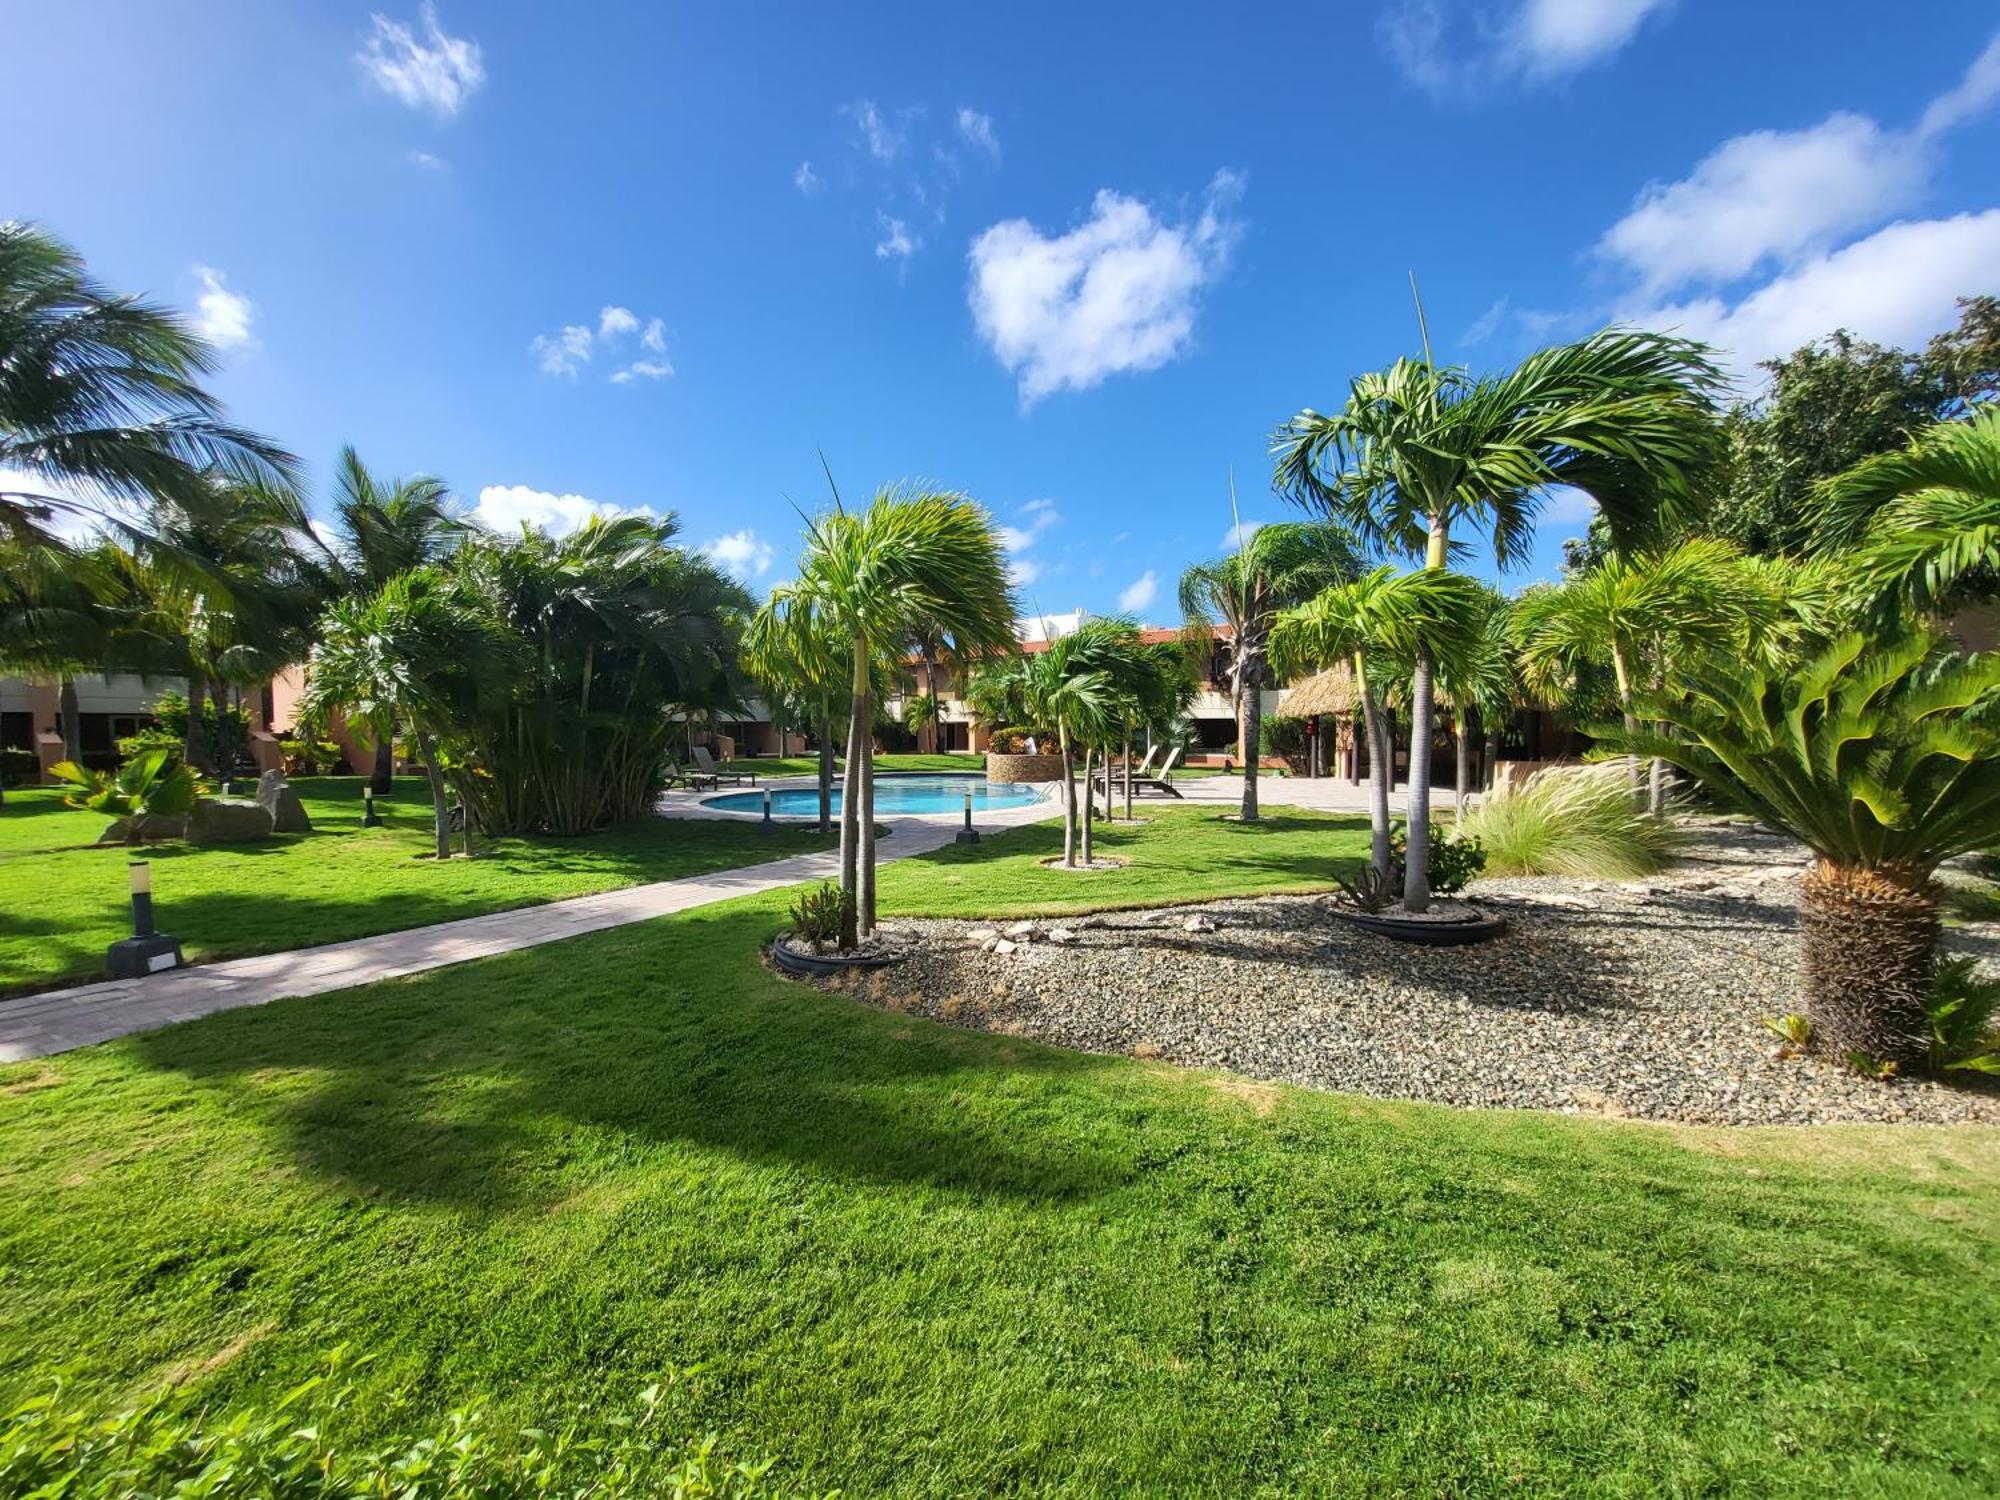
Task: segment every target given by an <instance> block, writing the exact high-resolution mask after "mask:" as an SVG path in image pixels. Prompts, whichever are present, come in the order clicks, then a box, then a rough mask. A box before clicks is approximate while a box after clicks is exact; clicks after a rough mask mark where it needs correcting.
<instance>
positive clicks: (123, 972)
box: [104, 859, 184, 979]
mask: <svg viewBox="0 0 2000 1500" xmlns="http://www.w3.org/2000/svg"><path fill="white" fill-rule="evenodd" d="M130 871H131V877H132V935H131V936H130V937H128V938H124V939H122V940H120V941H119V942H116V943H113V944H112V945H111V949H110V952H109V953H107V954H106V955H105V959H104V964H105V967H106V968H108V969H109V970H110V971H111V977H112V978H113V979H138V978H140V977H142V976H144V975H147V974H157V973H159V972H160V971H161V970H162V969H178V968H179V967H180V966H181V964H182V963H183V962H184V960H183V959H182V958H181V945H180V940H179V939H178V938H173V937H169V936H168V935H167V934H166V933H164V932H155V931H154V930H153V866H152V862H151V861H150V860H144V859H135V860H133V861H132V863H131V866H130Z"/></svg>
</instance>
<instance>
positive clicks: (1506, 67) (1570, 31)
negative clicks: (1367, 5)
mask: <svg viewBox="0 0 2000 1500" xmlns="http://www.w3.org/2000/svg"><path fill="white" fill-rule="evenodd" d="M1669 3H1670V0H1518V3H1516V4H1515V5H1514V6H1513V8H1512V9H1511V10H1508V9H1497V8H1495V7H1494V6H1493V5H1491V4H1490V3H1486V0H1479V3H1474V0H1394V3H1393V4H1392V5H1391V6H1390V7H1389V9H1388V10H1387V11H1385V12H1384V13H1383V15H1382V18H1381V20H1380V21H1379V22H1378V23H1377V26H1376V33H1377V36H1378V37H1379V38H1380V40H1381V43H1382V45H1383V46H1384V47H1385V48H1386V49H1387V50H1388V53H1389V55H1390V57H1392V58H1393V59H1394V60H1395V61H1396V63H1397V64H1398V65H1399V66H1400V67H1401V68H1402V70H1403V72H1404V73H1405V74H1407V75H1408V76H1409V78H1410V80H1411V81H1412V82H1414V83H1416V84H1417V85H1419V86H1420V87H1422V88H1424V89H1426V90H1428V91H1429V92H1431V93H1433V94H1437V95H1440V96H1449V97H1451V98H1454V99H1458V100H1464V99H1468V98H1477V97H1479V96H1480V95H1483V94H1486V93H1489V92H1491V91H1492V89H1493V88H1494V86H1495V85H1496V83H1500V82H1504V81H1507V80H1510V79H1521V80H1526V81H1529V82H1545V81H1549V80H1552V79H1557V78H1562V77H1566V76H1568V75H1570V74H1572V73H1577V72H1581V71H1582V70H1583V69H1585V68H1588V67H1591V66H1593V65H1595V64H1597V63H1600V62H1603V61H1605V60H1606V59H1607V58H1609V57H1611V56H1613V55H1614V54H1615V53H1617V52H1619V51H1621V50H1622V49H1623V48H1624V47H1625V46H1626V45H1627V44H1629V43H1630V42H1631V40H1632V39H1633V37H1634V36H1636V35H1637V34H1638V31H1639V28H1640V26H1641V25H1642V24H1643V23H1644V22H1645V20H1646V18H1647V17H1648V16H1650V15H1655V14H1658V13H1659V12H1661V11H1664V10H1665V9H1667V7H1668V4H1669Z"/></svg>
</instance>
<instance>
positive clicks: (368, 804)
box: [361, 786, 382, 828]
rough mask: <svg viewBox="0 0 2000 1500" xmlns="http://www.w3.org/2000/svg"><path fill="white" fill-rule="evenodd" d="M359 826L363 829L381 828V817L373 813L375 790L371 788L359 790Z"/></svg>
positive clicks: (366, 787)
mask: <svg viewBox="0 0 2000 1500" xmlns="http://www.w3.org/2000/svg"><path fill="white" fill-rule="evenodd" d="M361 826H362V827H363V828H380V827H381V826H382V815H381V814H380V813H378V812H377V811H375V788H374V787H372V786H365V787H363V788H362V789H361Z"/></svg>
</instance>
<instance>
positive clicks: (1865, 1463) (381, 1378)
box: [0, 811, 2000, 1496]
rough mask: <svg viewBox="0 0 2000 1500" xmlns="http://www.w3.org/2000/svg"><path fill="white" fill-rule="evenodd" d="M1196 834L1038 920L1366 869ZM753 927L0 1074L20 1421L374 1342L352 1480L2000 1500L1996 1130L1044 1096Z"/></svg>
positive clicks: (933, 904)
mask: <svg viewBox="0 0 2000 1500" xmlns="http://www.w3.org/2000/svg"><path fill="white" fill-rule="evenodd" d="M1201 817H1202V815H1200V814H1196V813H1192V812H1188V811H1182V812H1178V813H1173V814H1170V815H1168V816H1167V817H1164V818H1159V819H1157V820H1156V821H1155V822H1154V823H1153V824H1151V825H1149V826H1148V827H1146V828H1143V829H1138V830H1131V831H1129V832H1127V833H1124V834H1120V835H1115V836H1114V837H1113V838H1111V839H1107V846H1109V845H1111V844H1113V843H1116V844H1118V845H1119V846H1120V847H1119V851H1118V852H1120V853H1124V854H1127V855H1129V856H1130V857H1131V858H1132V859H1133V860H1134V866H1133V870H1132V871H1131V872H1127V873H1125V874H1122V875H1119V876H1115V877H1083V876H1074V875H1072V876H1052V877H1050V878H1051V879H1052V880H1066V881H1069V882H1072V883H1073V884H1081V883H1083V882H1086V881H1088V882H1089V883H1090V885H1091V887H1092V889H1093V890H1096V891H1099V892H1101V893H1102V894H1103V896H1104V897H1106V898H1109V899H1123V896H1124V895H1127V894H1133V895H1137V894H1146V893H1147V892H1145V891H1143V890H1141V889H1140V886H1141V885H1142V884H1143V883H1145V882H1151V883H1152V886H1151V889H1152V891H1153V892H1154V893H1157V892H1160V891H1163V890H1165V889H1166V888H1167V887H1170V886H1171V885H1172V882H1173V881H1174V880H1175V879H1176V878H1178V877H1177V875H1176V871H1175V869H1174V865H1175V863H1176V860H1177V856H1178V854H1179V853H1180V851H1190V854H1189V863H1190V866H1191V868H1190V869H1189V870H1188V872H1187V874H1186V879H1187V881H1188V885H1187V886H1186V887H1185V889H1187V890H1189V892H1190V893H1193V891H1194V889H1195V887H1196V886H1200V887H1201V888H1203V889H1205V890H1206V891H1208V892H1211V893H1212V892H1215V891H1219V890H1222V889H1232V888H1235V889H1245V888H1253V887H1256V886H1258V885H1261V884H1265V883H1269V882H1271V880H1272V877H1273V876H1277V875H1281V874H1282V871H1280V870H1278V869H1275V868H1273V867H1272V866H1271V865H1270V864H1268V863H1267V862H1269V861H1271V860H1272V859H1273V853H1274V851H1281V850H1284V849H1288V848H1289V849H1294V850H1298V849H1303V848H1304V847H1305V845H1306V844H1308V843H1311V844H1313V845H1315V846H1317V845H1320V844H1324V845H1326V846H1327V847H1328V849H1329V851H1332V850H1335V849H1337V848H1338V847H1339V846H1341V845H1343V844H1349V843H1351V842H1352V841H1353V839H1354V838H1355V834H1354V831H1353V830H1352V829H1351V828H1342V827H1340V826H1337V825H1336V826H1328V825H1327V824H1326V823H1323V822H1318V821H1314V820H1301V826H1299V827H1275V828H1270V829H1240V828H1235V827H1233V826H1232V825H1227V824H1221V823H1214V824H1212V825H1211V826H1207V827H1204V826H1201V822H1200V820H1201ZM1046 837H1047V836H1046V833H1045V832H1044V831H1040V830H1036V831H1031V832H1028V833H1017V834H1013V835H1009V836H1008V837H1007V838H1006V839H1003V840H998V841H995V842H992V843H990V844H987V845H982V846H981V847H980V849H979V850H977V851H974V852H973V854H972V855H970V856H968V855H967V854H965V853H964V852H962V851H959V850H955V849H954V850H952V851H950V852H948V853H945V854H942V855H940V856H937V857H935V858H926V859H924V860H922V861H912V862H910V863H907V864H902V865H899V866H896V867H893V868H891V869H889V870H885V872H884V876H883V896H884V904H885V907H886V908H887V909H888V910H890V911H891V912H894V911H897V910H910V909H912V908H913V907H914V906H916V905H919V904H921V905H923V906H925V907H926V908H928V909H934V910H943V909H958V910H982V911H984V910H991V909H994V908H997V907H1003V906H1006V905H1008V904H1009V903H1010V902H1016V901H1018V902H1021V903H1023V904H1024V905H1033V906H1045V905H1049V904H1053V903H1054V902H1056V901H1057V900H1059V899H1070V900H1076V899H1082V898H1080V897H1071V898H1060V897H1058V896H1055V895H1053V894H1052V888H1043V886H1042V885H1041V883H1040V882H1038V881H1037V882H1035V883H1034V884H1032V885H1028V886H1024V885H1023V883H1022V882H1023V880H1024V879H1029V880H1033V879H1034V878H1033V877H1029V876H1027V874H1026V872H1025V870H1024V869H1023V867H1022V865H1023V861H1024V860H1027V859H1028V858H1030V857H1031V856H1032V855H1033V853H1034V852H1035V850H1034V849H1033V848H1030V847H1028V846H1029V845H1031V844H1034V843H1035V842H1036V841H1037V840H1041V841H1043V842H1046ZM1232 850H1233V851H1234V854H1235V858H1234V860H1232V859H1231V851H1232ZM1315 857H1317V849H1316V848H1315ZM1328 857H1333V856H1332V854H1331V852H1329V856H1328ZM1100 879H1104V880H1124V881H1128V882H1133V883H1135V884H1134V885H1133V886H1132V887H1131V888H1130V889H1128V890H1126V891H1122V892H1121V891H1120V889H1119V888H1118V887H1116V886H1113V885H1110V884H1106V885H1102V886H1099V885H1097V883H1096V882H1097V881H1098V880H1100ZM783 904H784V903H783V897H782V896H781V895H778V894H775V893H774V894H772V895H768V896H763V897H755V898H748V899H745V900H741V901H736V902H731V903H728V904H726V905H722V906H717V907H711V908H708V909H706V910H703V911H699V912H693V913H688V914H686V915H684V916H680V917H674V918H669V919H664V920H661V921H657V922H651V923H645V924H640V925H637V926H633V927H628V928H622V929H618V930H615V931H611V932H606V933H600V934H595V935H592V936H588V937H583V938H578V939H575V940H572V941H569V942H565V943H560V944H555V945H550V946H547V947H543V948H538V949H533V950H529V951H525V952H522V953H517V954H512V955H508V956H505V957H501V958H496V959H492V960H488V961H485V962H481V963H476V964H468V965H464V966H460V967H456V968H450V969H444V970H439V971H435V972H432V973H429V974H425V975H420V976H416V977H413V978H410V979H407V980H402V981H397V982H392V983H387V984H382V985H376V986H372V987H369V988H365V989H360V990H353V991H348V992H345V993H341V994H336V995H325V996H319V997H316V998H313V999H308V1000H300V1001H287V1002H280V1003H278V1004H275V1005H270V1006H266V1007H262V1008H259V1009H255V1010H246V1011H238V1012H234V1013H231V1014H226V1015H219V1016H213V1017H209V1018H207V1019H205V1020H202V1021H197V1022H194V1023H191V1024H188V1025H184V1026H178V1027H174V1028H171V1029H169V1030H166V1031H162V1032H157V1033H154V1034H152V1035H149V1036H144V1037H135V1038H128V1039H126V1040H124V1041H122V1042H118V1043H113V1044H110V1045H107V1046H103V1047H97V1048H91V1049H88V1050H86V1051H84V1052H80V1053H75V1054H71V1055H68V1056H64V1057H59V1058H54V1059H50V1060H47V1061H44V1062H39V1063H31V1064H25V1065H18V1066H14V1067H11V1068H0V1100H4V1104H0V1290H4V1295H0V1399H5V1398H6V1397H8V1396H19V1395H23V1394H25V1393H28V1392H31V1391H35V1390H39V1389H43V1388H44V1387H45V1385H46V1382H47V1381H48V1380H49V1379H50V1378H51V1377H52V1376H54V1375H55V1374H56V1373H57V1372H59V1371H61V1372H68V1374H69V1376H70V1379H71V1384H70V1386H69V1389H68V1392H67V1397H66V1399H69V1400H72V1401H75V1402H77V1403H80V1404H107V1403H112V1402H115V1401H117V1400H119V1399H122V1398H124V1397H127V1396H130V1395H132V1394H134V1393H137V1392H139V1391H143V1390H147V1389H151V1388H153V1387H154V1386H155V1385H157V1384H158V1383H159V1382H161V1381H163V1380H166V1379H169V1378H171V1379H175V1380H178V1381H180V1382H183V1383H185V1385H186V1386H187V1388H188V1389H189V1390H190V1391H191V1392H193V1393H194V1394H195V1395H197V1396H199V1397H202V1398H206V1399H212V1400H214V1401H216V1402H219V1403H232V1404H233V1403H246V1404H247V1403H253V1402H254V1403H256V1404H259V1405H265V1406H268V1405H269V1404H270V1403H272V1402H274V1401H275V1400H276V1399H277V1397H278V1396H280V1395H281V1394H282V1393H283V1392H284V1391H285V1390H287V1389H288V1388H289V1387H290V1386H291V1385H292V1384H293V1383H294V1382H295V1381H297V1380H298V1379H299V1378H301V1376H302V1375H303V1374H304V1373H306V1372H307V1371H308V1370H309V1369H310V1368H311V1367H312V1365H313V1362H314V1360H315V1359H316V1358H317V1357H318V1356H319V1355H320V1354H321V1353H323V1352H324V1351H326V1350H328V1349H331V1348H333V1347H334V1346H336V1345H338V1344H340V1343H342V1342H344V1341H352V1343H353V1344H354V1345H355V1347H356V1348H357V1349H359V1350H363V1351H368V1352H371V1353H373V1354H375V1355H376V1356H377V1359H376V1361H375V1363H373V1364H371V1365H369V1366H367V1367H366V1368H365V1369H364V1370H363V1371H362V1372H361V1375H360V1377H359V1378H360V1380H361V1382H362V1387H361V1391H360V1394H359V1395H358V1397H357V1399H356V1400H355V1402H354V1403H353V1404H352V1405H350V1406H348V1407H347V1408H345V1409H344V1410H343V1411H342V1412H340V1413H339V1414H338V1415H337V1416H336V1418H335V1419H334V1421H335V1424H336V1425H337V1427H339V1428H340V1429H341V1430H342V1431H343V1432H344V1433H345V1434H346V1435H347V1436H349V1437H351V1438H353V1439H355V1440H357V1441H363V1442H367V1441H373V1440H376V1439H379V1438H382V1437H385V1436H387V1435H389V1434H390V1433H394V1432H405V1431H409V1430H411V1429H413V1428H415V1427H416V1426H418V1425H420V1424H421V1422H422V1421H423V1419H424V1418H425V1417H426V1416H429V1415H433V1414H435V1413H436V1412H438V1411H439V1410H441V1409H443V1408H445V1407H449V1406H452V1405H456V1404H461V1403H464V1402H466V1401H468V1400H470V1399H471V1398H473V1397H474V1396H475V1395H477V1394H480V1393H491V1394H492V1395H493V1397H494V1398H495V1400H496V1401H497V1402H498V1403H499V1404H500V1405H501V1407H502V1408H503V1412H504V1413H505V1414H507V1415H511V1416H513V1417H516V1418H527V1417H534V1416H540V1415H542V1414H544V1413H546V1412H548V1411H550V1410H552V1409H558V1408H562V1407H565V1406H568V1405H571V1404H573V1403H577V1402H582V1401H589V1400H597V1399H600V1398H602V1399H604V1400H608V1401H611V1402H613V1403H617V1404H622V1403H625V1402H627V1401H629V1400H630V1397H631V1394H632V1393H633V1392H634V1391H636V1390H637V1389H638V1388H639V1387H640V1386H642V1385H644V1384H647V1383H648V1382H649V1381H650V1379H651V1378H652V1377H653V1376H654V1375H655V1374H656V1373H657V1372H659V1371H662V1370H665V1369H669V1368H682V1369H684V1368H687V1367H690V1366H698V1367H700V1373H699V1374H698V1375H696V1376H695V1377H694V1378H693V1379H692V1380H691V1381H689V1382H687V1383H685V1384H683V1385H680V1386H677V1387H676V1388H675V1395H674V1397H673V1402H674V1405H673V1417H674V1427H675V1428H677V1429H682V1430H687V1431H701V1430H704V1429H709V1428H713V1429H716V1430H718V1431H720V1432H721V1433H722V1434H723V1451H727V1452H729V1453H731V1454H734V1455H744V1454H748V1455H757V1454H769V1455H771V1456H773V1457H775V1458H776V1459H777V1460H778V1463H779V1468H778V1470H777V1471H776V1472H777V1473H778V1474H780V1475H782V1476H784V1477H785V1478H787V1479H789V1480H793V1481H799V1482H804V1483H808V1484H814V1485H819V1486H830V1485H836V1484H838V1485H842V1486H844V1487H845V1488H846V1490H847V1493H849V1494H850V1495H857V1496H858V1495H876V1494H908V1495H919V1494H921V1495H932V1494H984V1493H1021V1492H1030V1491H1032V1492H1037V1493H1045V1492H1068V1493H1093V1494H1106V1495H1114V1494H1115V1495H1123V1494H1134V1493H1147V1494H1168V1493H1182V1494H1203V1495H1208V1494H1228V1495H1237V1494H1329V1495H1354V1496H1362V1495H1370V1496H1372V1495H1389V1494H1398V1495H1433V1494H1451V1495H1488V1494H1492V1495H1501V1494H1506V1495H1522V1494H1526V1495H1547V1494H1564V1493H1567V1494H1576V1495H1590V1496H1597V1495H1642V1494H1643V1495H1651V1494H1661V1493H1674V1494H1720V1493H1724V1492H1729V1493H1738V1494H1746V1495H1758V1496H1767V1495H1829V1494H1839V1495H1844V1496H1845V1495H1876V1496H1887V1495H1908V1496H1949V1495H1965V1496H1974V1495H1987V1494H1991V1493H1993V1492H1994V1491H1995V1489H1996V1487H2000V1457H1997V1456H2000V1403H1996V1402H1995V1401H1994V1400H1993V1392H1994V1391H1995V1389H1996V1388H2000V1339H1996V1336H1995V1333H1994V1330H1993V1326H1992V1318H1991V1316H1990V1313H1991V1309H1992V1308H1993V1307H1994V1306H1996V1305H2000V1149H1996V1148H2000V1132H1995V1131H1993V1130H1990V1129H1988V1130H1981V1129H1973V1128H1964V1129H1955V1130H1938V1129H1929V1130H1917V1129H1908V1130H1895V1129H1863V1128H1844V1129H1816V1130H1753V1131H1745V1130H1737V1131H1726V1130H1692V1129H1690V1130H1674V1129H1667V1128H1661V1127H1654V1126H1645V1125H1636V1124H1626V1123H1614V1122H1603V1121H1588V1120H1577V1119H1565V1118H1562V1117H1559V1116H1552V1115H1541V1114H1527V1113H1507V1112H1470V1111H1453V1110H1448V1109H1442V1108H1437V1107H1432V1106H1425V1105H1412V1104H1400V1103H1398V1104H1392V1103H1380V1102H1373V1101H1368V1100H1362V1099H1358V1098H1350V1097H1342V1096H1334V1095H1324V1094H1314V1093H1311V1092H1309V1091H1304V1090H1297V1089H1290V1088H1283V1087H1274V1086H1267V1085H1254V1084H1249V1083H1246V1082H1244V1081H1241V1080H1237V1079H1232V1078H1227V1077H1222V1076H1218V1075H1210V1074H1199V1073H1188V1072H1182V1071H1179V1070H1176V1069H1173V1068H1170V1067H1166V1066H1161V1065H1156V1064H1146V1063H1140V1062H1133V1061H1126V1060H1118V1059H1106V1058H1097V1057H1089V1056H1083V1055H1079V1054H1073V1053H1066V1052H1061V1051H1057V1050H1053V1049H1050V1048H1045V1047H1041V1046H1037V1045H1034V1044H1030V1043H1028V1042H1025V1041H1022V1040H1020V1039H1017V1038H1010V1037H1006V1036H996V1035H987V1034H983V1033H971V1032H959V1031H954V1030H951V1029H948V1028H944V1027H940V1026H935V1025H932V1024H929V1023H928V1022H924V1021H921V1020H918V1019H914V1018H912V1017H910V1016H908V1015H905V1014H902V1013H900V1012H898V1011H895V1010H875V1009H870V1008H866V1007H863V1006H861V1005H859V1004H857V1003H855V1002H853V1001H851V1000H848V999H846V998H844V997H840V996H834V995H825V994H821V993H818V992H816V991H813V990H810V989H805V988H800V987H797V986H793V985H789V984H786V983H784V982H783V981H780V980H778V979H776V978H775V977H773V976H772V975H771V974H770V973H769V972H768V971H767V970H766V969H765V968H763V967H762V966H761V965H760V964H759V962H758V961H757V956H756V955H757V949H758V945H759V944H760V942H761V941H762V940H763V939H765V938H766V937H768V936H769V935H770V933H771V932H772V931H773V930H774V929H775V928H776V927H777V926H778V925H779V923H780V920H781V911H782V907H783ZM1468 961H1469V962H1472V961H1476V960H1471V959H1469V960H1468ZM1426 1040H1428V1039H1425V1038H1412V1039H1411V1041H1412V1045H1419V1044H1421V1043H1423V1042H1424V1041H1426Z"/></svg>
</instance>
